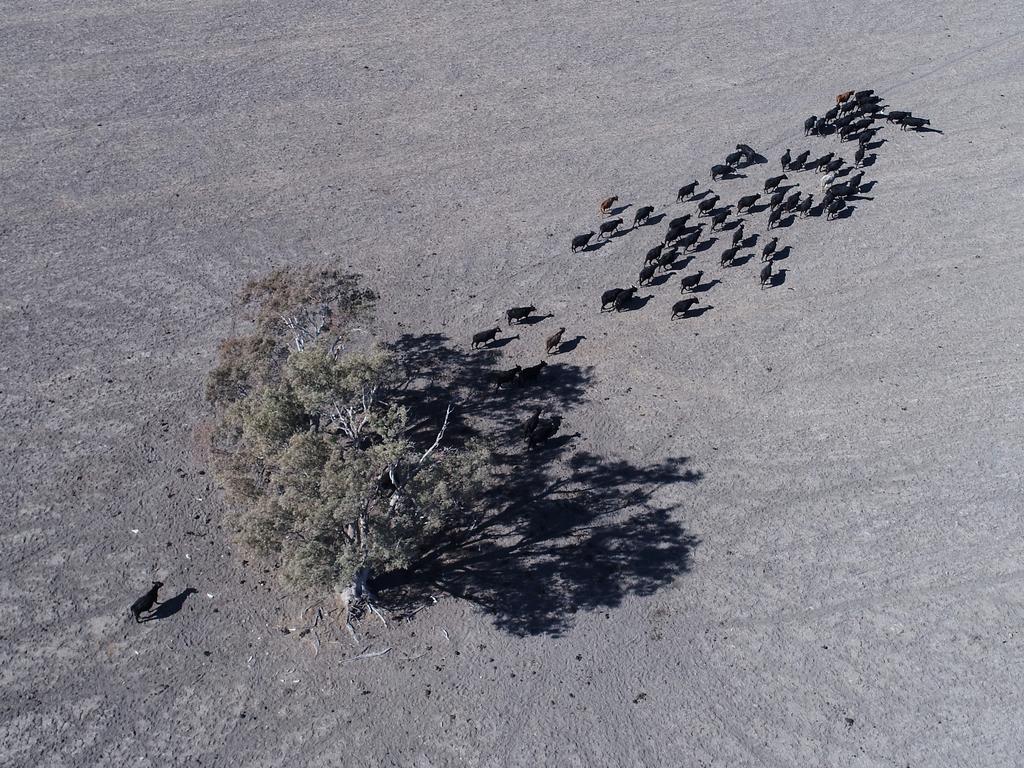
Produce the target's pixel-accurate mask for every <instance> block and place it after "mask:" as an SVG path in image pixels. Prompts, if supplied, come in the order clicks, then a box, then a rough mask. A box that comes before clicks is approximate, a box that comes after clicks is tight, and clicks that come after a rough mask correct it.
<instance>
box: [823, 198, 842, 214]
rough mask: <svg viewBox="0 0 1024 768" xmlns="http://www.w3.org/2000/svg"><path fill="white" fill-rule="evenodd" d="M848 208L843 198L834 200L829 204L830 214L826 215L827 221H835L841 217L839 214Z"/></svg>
mask: <svg viewBox="0 0 1024 768" xmlns="http://www.w3.org/2000/svg"><path fill="white" fill-rule="evenodd" d="M845 207H846V201H845V200H843V199H842V198H839V199H836V200H833V201H832V202H831V203H829V204H828V213H827V214H826V215H825V218H826V219H834V218H835V217H836V216H838V215H839V212H840V211H842V210H843V208H845Z"/></svg>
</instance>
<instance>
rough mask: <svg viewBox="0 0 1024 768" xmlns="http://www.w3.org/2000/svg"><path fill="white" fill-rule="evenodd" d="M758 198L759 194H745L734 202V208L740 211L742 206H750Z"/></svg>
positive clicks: (759, 197)
mask: <svg viewBox="0 0 1024 768" xmlns="http://www.w3.org/2000/svg"><path fill="white" fill-rule="evenodd" d="M760 199H761V195H745V196H743V197H741V198H740V199H739V200H738V201H737V202H736V210H737V211H742V210H743V209H744V208H750V207H751V206H753V205H755V204H756V203H757V201H758V200H760Z"/></svg>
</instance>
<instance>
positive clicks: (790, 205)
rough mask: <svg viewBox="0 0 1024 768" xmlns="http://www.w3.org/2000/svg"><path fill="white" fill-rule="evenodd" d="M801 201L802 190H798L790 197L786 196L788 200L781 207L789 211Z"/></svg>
mask: <svg viewBox="0 0 1024 768" xmlns="http://www.w3.org/2000/svg"><path fill="white" fill-rule="evenodd" d="M799 202H800V190H797V191H796V192H794V193H793V194H792V195H790V196H789V197H787V198H786V202H784V203H783V204H782V205H781V206H780V209H781V210H783V211H785V212H786V213H789V212H790V211H792V210H793V209H794V208H796V204H797V203H799Z"/></svg>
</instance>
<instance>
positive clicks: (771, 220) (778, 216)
mask: <svg viewBox="0 0 1024 768" xmlns="http://www.w3.org/2000/svg"><path fill="white" fill-rule="evenodd" d="M784 213H785V211H783V210H782V206H781V205H780V206H779V207H778V208H773V209H772V212H771V213H769V214H768V229H775V225H776V224H778V223H779V221H781V220H782V214H784Z"/></svg>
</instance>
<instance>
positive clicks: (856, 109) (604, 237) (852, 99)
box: [473, 90, 931, 446]
mask: <svg viewBox="0 0 1024 768" xmlns="http://www.w3.org/2000/svg"><path fill="white" fill-rule="evenodd" d="M887 109H888V108H887V107H886V105H885V104H884V103H883V100H882V98H881V97H880V96H879V95H877V94H876V93H875V92H874V91H873V90H864V91H846V92H844V93H841V94H839V95H838V96H837V97H836V100H835V105H834V106H832V107H830V109H828V111H826V112H825V113H824V115H822V116H820V117H819V116H817V115H811V116H810V117H808V118H807V119H806V120H805V121H804V126H803V127H804V136H807V137H810V136H819V137H825V136H836V137H838V139H839V147H837V148H836V149H835V150H833V151H829V152H826V153H824V154H822V155H820V156H816V157H813V158H812V157H811V154H812V152H811V150H809V149H804V150H802V151H800V152H798V153H796V154H794V153H793V151H792V149H786V151H785V153H784V154H783V155H782V156H781V158H779V163H780V166H781V171H782V173H780V174H778V175H774V176H771V177H769V178H768V179H766V180H765V182H764V186H763V188H762V190H761V192H758V193H755V194H748V195H743V196H741V197H739V198H738V199H737V200H736V202H735V203H734V204H732V203H731V204H726V205H722V204H721V202H722V198H721V196H720V195H718V194H716V193H715V192H714V191H713V190H711V189H704V190H702V191H698V187H699V186H700V184H699V182H698V181H692V182H690V183H689V184H686V185H684V186H682V187H680V188H679V189H678V191H677V192H676V196H675V204H679V203H696V208H695V210H693V211H690V212H686V213H683V214H682V215H680V216H676V217H675V218H672V219H671V220H670V221H669V222H668V228H667V230H666V232H665V235H664V237H663V238H662V240H661V242H659V243H657V244H656V245H654V246H653V247H652V248H650V249H649V250H648V251H647V252H646V255H645V256H644V259H643V264H642V265H641V267H640V271H639V276H638V279H637V280H636V283H635V285H631V286H629V287H625V288H610V289H608V290H606V291H604V292H603V293H602V294H601V311H602V312H604V311H610V312H621V311H623V310H626V309H629V308H630V306H631V305H632V304H633V302H634V298H635V295H636V292H637V290H638V286H643V285H651V284H652V282H653V281H654V279H655V278H656V276H657V274H658V271H659V270H661V272H662V273H663V274H664V273H668V272H672V271H675V270H677V269H678V270H683V269H685V267H686V266H687V265H688V264H689V263H690V261H691V260H692V259H693V258H694V256H693V255H688V254H691V253H693V252H700V251H705V250H708V249H709V248H710V247H711V246H712V245H713V244H714V243H715V242H716V241H717V237H716V236H715V235H714V234H713V233H724V232H730V233H731V234H730V235H729V236H728V246H727V247H726V248H725V249H724V250H723V251H722V253H721V254H720V256H719V265H720V266H721V267H722V268H730V267H735V266H740V265H742V264H745V263H746V262H747V261H750V260H751V259H752V258H753V257H754V255H755V254H753V253H751V254H749V255H747V256H741V255H740V251H741V250H744V249H747V248H750V247H752V246H754V245H756V244H757V242H758V239H759V235H758V234H757V233H752V232H750V231H749V230H750V229H753V228H754V220H753V218H752V216H753V215H755V214H758V213H763V212H765V211H767V214H768V215H767V217H766V220H765V230H766V231H765V233H764V236H765V237H767V236H768V234H770V233H771V232H772V231H774V230H776V229H778V228H785V227H788V226H790V225H791V224H792V223H793V222H794V221H795V220H796V217H797V216H800V217H801V218H805V217H807V216H822V215H823V216H825V218H826V219H827V220H832V219H836V218H845V217H846V216H849V215H851V214H852V212H853V207H852V206H851V205H850V201H852V200H861V199H867V198H864V197H862V196H861V193H863V192H864V191H865V190H866V189H870V188H871V186H872V184H873V182H868V183H867V184H865V183H864V171H863V170H861V169H862V168H864V167H867V166H870V165H873V164H874V161H875V158H876V156H875V155H874V154H873V153H872V151H873V150H875V149H878V148H879V147H881V146H882V144H883V143H885V141H886V140H885V139H884V138H878V133H879V132H880V130H881V127H882V121H883V120H884V121H887V122H888V123H895V124H898V125H899V126H900V127H901V128H902V129H903V130H908V129H912V130H915V131H924V130H931V129H929V128H928V126H929V125H930V124H931V123H930V121H929V120H927V119H925V118H922V117H916V116H914V115H912V114H911V113H910V112H905V111H897V110H888V111H886V110H887ZM844 145H846V146H850V147H855V149H854V150H853V153H852V159H846V158H843V157H840V156H839V152H838V151H839V150H840V149H841V148H842V147H843V146H844ZM765 162H767V160H766V159H765V158H764V157H762V156H761V155H760V154H758V153H757V152H756V151H755V150H754V149H753V148H752V147H750V146H748V145H746V144H737V145H736V149H735V150H734V151H732V152H730V153H729V154H728V155H727V156H726V157H725V160H724V162H723V163H720V164H715V165H713V166H712V167H711V173H710V177H711V180H712V181H728V180H730V179H737V178H746V175H745V174H740V173H737V172H738V171H741V170H746V169H748V168H751V167H753V166H755V165H758V164H761V163H765ZM807 171H813V172H816V173H820V174H821V176H820V178H818V179H817V184H816V185H813V189H814V191H813V192H810V191H806V190H804V191H802V190H800V189H799V184H786V183H785V182H787V181H790V180H791V177H790V174H794V176H795V175H796V174H798V173H801V172H807ZM815 195H818V196H819V199H818V200H815ZM618 202H619V198H618V196H616V195H612V196H610V197H608V198H607V199H605V200H603V201H602V202H601V203H600V205H599V211H600V214H601V215H602V216H603V217H605V220H604V221H602V222H601V224H600V225H599V226H598V228H597V230H596V231H590V232H586V233H584V234H581V235H577V236H576V237H574V238H572V242H571V251H572V252H573V253H576V252H580V251H590V250H596V249H598V248H601V247H603V246H604V245H605V244H606V243H607V242H608V241H609V240H611V239H612V238H613V237H620V236H622V235H624V234H627V233H629V232H632V231H634V230H639V229H642V228H644V227H646V226H648V225H649V224H650V223H651V222H652V221H654V220H655V219H653V218H652V217H653V214H654V212H655V207H654V206H652V205H644V206H642V207H639V208H637V209H636V211H635V213H634V215H633V222H632V226H628V227H625V222H624V220H623V219H622V218H621V217H619V216H618V214H620V213H622V212H623V211H625V210H626V209H627V208H628V207H629V206H628V205H627V206H622V207H616V205H617V203H618ZM740 214H744V215H745V216H746V217H748V218H744V217H741V216H740ZM608 217H613V218H608ZM662 218H664V217H660V216H659V217H657V219H656V220H658V221H660V220H661V219H662ZM697 219H704V221H697ZM788 252H789V249H788V247H786V248H779V239H778V237H771V239H769V240H768V241H767V242H765V243H764V244H763V245H762V247H761V258H760V261H761V263H762V265H763V266H762V267H761V269H760V271H759V275H758V279H759V283H760V286H761V288H762V289H763V288H765V287H772V286H775V285H778V284H779V282H780V280H779V278H780V277H782V275H780V274H779V273H776V272H775V271H774V264H775V262H776V260H777V259H780V258H784V257H785V256H787V255H788ZM680 259H682V264H680V263H679V261H680ZM703 276H704V270H697V271H695V272H690V273H688V274H683V275H682V276H681V278H680V281H679V290H680V293H682V294H683V295H684V296H683V298H681V299H680V300H679V301H676V302H675V303H674V304H673V305H672V313H671V318H670V319H671V320H676V319H681V318H686V317H692V316H694V315H696V314H700V312H701V310H700V309H695V306H696V305H697V304H699V303H700V299H699V298H698V297H697V296H694V295H692V294H694V293H696V292H698V291H706V290H708V289H709V288H710V287H711V286H713V285H714V283H711V284H705V285H703V286H702V285H701V280H702V278H703ZM536 311H537V310H536V307H533V306H529V307H512V308H511V309H509V310H508V311H507V312H506V319H507V322H508V324H509V325H512V324H513V323H520V322H523V321H525V320H526V319H527V318H529V317H530V316H531V314H533V313H534V312H536ZM500 332H501V328H500V326H499V327H495V328H490V329H488V330H485V331H480V332H479V333H477V334H475V335H474V336H473V348H474V349H476V348H478V347H482V346H487V345H489V344H491V343H492V342H493V341H494V340H495V338H496V337H497V335H498V334H499V333H500ZM563 333H565V328H560V329H559V330H558V332H557V333H555V334H554V335H552V336H551V337H549V338H548V339H547V341H546V344H545V351H546V352H547V354H555V353H557V352H558V351H559V348H560V345H561V342H562V334H563ZM546 365H547V364H546V363H545V362H544V361H543V360H542V361H541V362H539V363H537V364H536V365H533V366H529V367H525V368H524V367H521V366H518V365H517V366H515V367H514V368H510V369H508V370H502V371H496V372H495V374H494V386H495V389H496V390H497V389H501V388H502V387H512V386H515V385H526V384H530V383H532V382H534V381H536V380H537V379H538V378H539V376H540V375H541V371H542V370H543V369H544V368H545V367H546ZM559 424H560V421H559V420H558V419H557V418H554V419H549V420H544V419H541V418H540V411H538V412H537V413H535V414H534V415H533V416H532V417H531V418H530V419H528V420H527V422H526V423H525V424H524V427H523V429H524V433H525V437H526V440H527V443H528V445H530V446H537V445H540V444H543V443H544V442H545V441H547V440H548V439H549V438H551V437H553V436H554V435H555V434H556V433H557V431H558V426H559Z"/></svg>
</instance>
